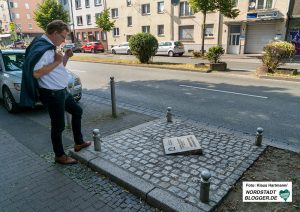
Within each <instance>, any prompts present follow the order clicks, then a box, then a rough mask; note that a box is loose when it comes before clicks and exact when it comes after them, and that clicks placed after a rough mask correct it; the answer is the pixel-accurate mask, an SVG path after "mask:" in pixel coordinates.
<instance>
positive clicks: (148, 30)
mask: <svg viewBox="0 0 300 212" xmlns="http://www.w3.org/2000/svg"><path fill="white" fill-rule="evenodd" d="M142 32H148V33H150V26H142Z"/></svg>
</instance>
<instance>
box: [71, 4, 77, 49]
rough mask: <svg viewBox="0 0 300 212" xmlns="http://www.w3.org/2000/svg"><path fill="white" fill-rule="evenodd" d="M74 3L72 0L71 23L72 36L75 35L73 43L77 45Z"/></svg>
mask: <svg viewBox="0 0 300 212" xmlns="http://www.w3.org/2000/svg"><path fill="white" fill-rule="evenodd" d="M72 2H73V1H72V0H70V7H71V8H70V12H71V19H72V20H71V21H72V34H73V36H72V43H75V42H76V41H77V38H76V34H75V33H76V32H75V23H74V14H73V3H72Z"/></svg>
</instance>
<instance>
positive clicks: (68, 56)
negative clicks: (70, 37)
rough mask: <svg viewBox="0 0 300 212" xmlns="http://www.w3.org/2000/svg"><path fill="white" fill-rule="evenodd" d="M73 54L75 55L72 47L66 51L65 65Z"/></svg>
mask: <svg viewBox="0 0 300 212" xmlns="http://www.w3.org/2000/svg"><path fill="white" fill-rule="evenodd" d="M72 56H73V51H72V49H67V50H66V51H65V55H64V58H63V64H64V66H66V65H67V62H68V60H69V58H70V57H72Z"/></svg>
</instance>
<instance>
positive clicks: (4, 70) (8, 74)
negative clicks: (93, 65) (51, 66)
mask: <svg viewBox="0 0 300 212" xmlns="http://www.w3.org/2000/svg"><path fill="white" fill-rule="evenodd" d="M24 60H25V50H16V49H7V50H0V99H3V101H4V107H5V109H6V110H7V111H8V112H10V113H14V112H17V111H18V108H19V105H18V104H19V102H20V91H21V81H22V67H23V63H24ZM68 88H69V90H70V93H71V94H72V95H73V97H74V99H75V100H76V101H79V100H80V99H81V94H82V85H81V81H80V79H79V77H78V76H76V75H75V74H74V73H72V72H70V71H69V85H68Z"/></svg>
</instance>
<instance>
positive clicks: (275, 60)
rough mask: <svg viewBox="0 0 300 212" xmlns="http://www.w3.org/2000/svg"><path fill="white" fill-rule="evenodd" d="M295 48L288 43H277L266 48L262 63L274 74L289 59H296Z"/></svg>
mask: <svg viewBox="0 0 300 212" xmlns="http://www.w3.org/2000/svg"><path fill="white" fill-rule="evenodd" d="M295 53H296V49H295V46H294V45H293V44H291V43H289V42H286V41H275V42H272V43H269V44H267V45H266V46H265V47H264V54H263V56H262V62H263V64H264V65H265V66H267V67H268V71H269V72H274V71H275V70H276V69H277V68H278V67H279V66H280V65H282V64H284V63H285V62H286V61H287V60H288V59H291V58H292V57H294V55H295Z"/></svg>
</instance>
